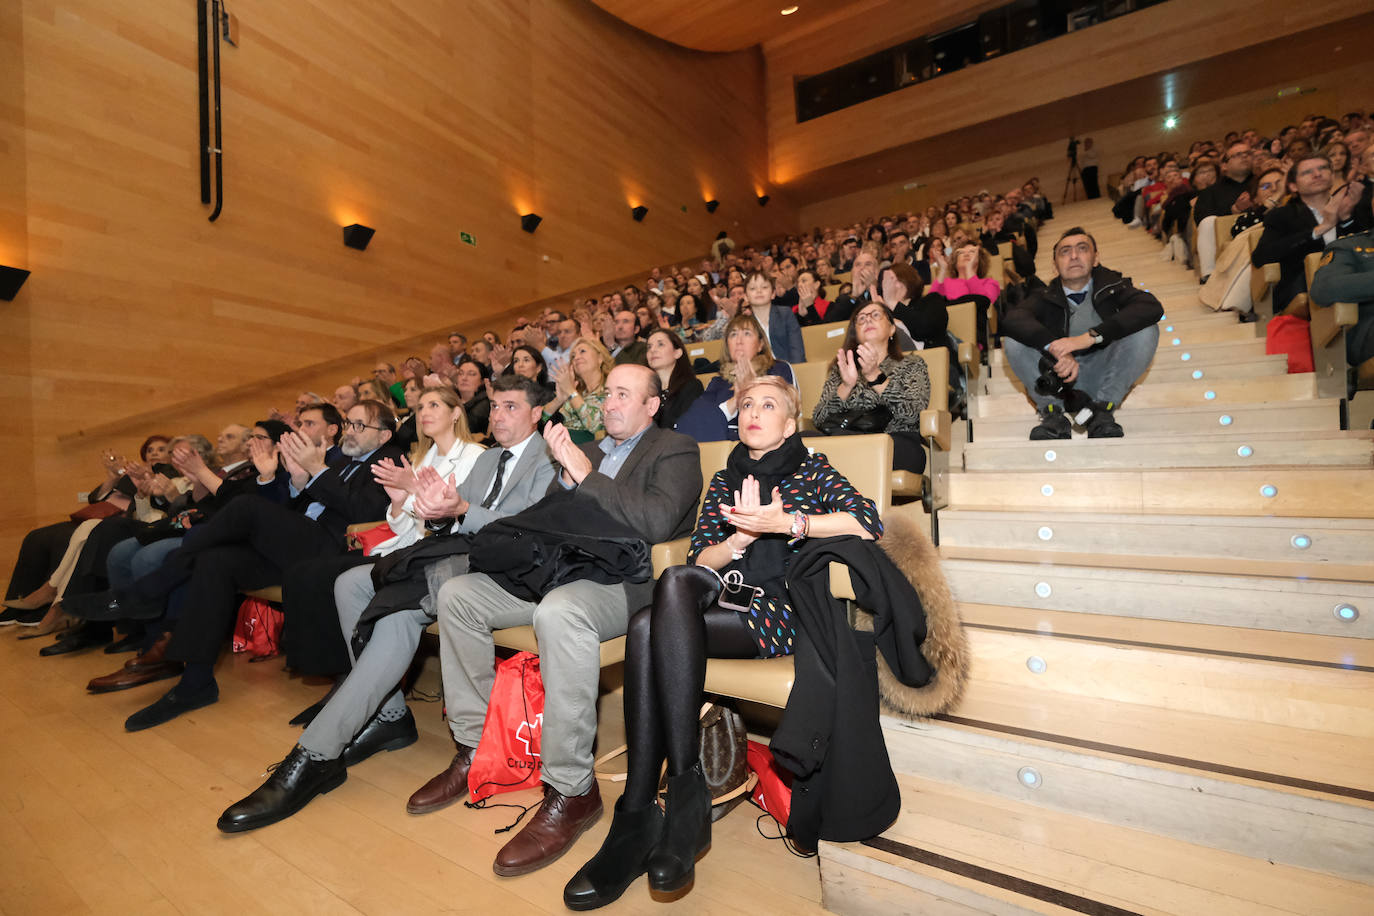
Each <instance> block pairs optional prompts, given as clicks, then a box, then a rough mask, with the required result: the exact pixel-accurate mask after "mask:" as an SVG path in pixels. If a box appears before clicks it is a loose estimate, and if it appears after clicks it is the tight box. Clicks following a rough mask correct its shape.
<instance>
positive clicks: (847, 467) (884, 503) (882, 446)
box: [806, 433, 892, 515]
mask: <svg viewBox="0 0 1374 916" xmlns="http://www.w3.org/2000/svg"><path fill="white" fill-rule="evenodd" d="M806 444H807V445H809V446H810V447H811V449H812V450H813V451H817V452H820V453H821V454H823V455H825V457H826V458H828V459H830V464H831V465H832V466H833V467H834V468H835V470H837V471H839V472H840V473H841V474H843V475H844V476H845V479H846V480H848V481H849V482H850V483H852V484H853V485H854V488H855V489H856V490H858V491H859V492H860V493H862V494H863V495H864V496H867V497H868V498H869V499H871V500H873V502H874V503H875V504H876V505H877V507H878V513H879V514H880V515H881V514H882V513H885V512H886V511H887V510H888V509H889V508H890V507H891V495H890V494H891V492H892V438H891V437H890V436H886V435H883V434H881V433H877V434H874V435H868V436H826V437H825V438H821V439H807V440H806Z"/></svg>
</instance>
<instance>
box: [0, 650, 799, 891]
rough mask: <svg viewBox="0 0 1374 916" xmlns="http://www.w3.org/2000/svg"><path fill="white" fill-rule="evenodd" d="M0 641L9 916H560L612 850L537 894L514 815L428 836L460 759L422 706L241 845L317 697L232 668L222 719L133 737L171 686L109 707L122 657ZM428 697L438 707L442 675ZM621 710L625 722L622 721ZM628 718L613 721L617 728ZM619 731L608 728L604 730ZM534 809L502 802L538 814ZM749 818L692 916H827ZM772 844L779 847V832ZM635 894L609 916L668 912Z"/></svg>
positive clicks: (789, 858)
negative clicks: (225, 828)
mask: <svg viewBox="0 0 1374 916" xmlns="http://www.w3.org/2000/svg"><path fill="white" fill-rule="evenodd" d="M18 629H20V628H18V627H7V628H5V629H4V630H0V735H3V737H2V738H0V913H3V914H6V916H17V914H28V913H44V914H47V913H62V914H79V913H111V914H114V913H118V914H161V913H188V914H191V913H193V914H212V913H233V914H246V913H292V914H302V913H306V914H313V913H374V914H402V913H404V914H411V913H502V914H513V913H557V912H566V910H564V908H563V903H562V888H563V885H564V883H565V882H566V881H567V880H568V878H570V877H571V876H572V874H573V873H574V872H575V871H576V870H577V869H578V867H579V866H580V865H581V864H582V863H583V862H585V861H586V860H587V859H588V858H590V856H591V855H592V853H594V852H595V851H596V849H597V848H598V847H599V846H600V844H601V841H602V839H603V838H604V837H605V835H606V830H607V829H608V828H609V826H610V809H611V806H612V805H613V803H614V801H615V798H616V797H617V796H618V795H619V786H618V784H612V783H606V782H603V783H602V792H603V798H604V801H605V804H606V809H607V813H606V814H605V816H603V817H602V819H601V821H600V822H599V823H598V824H597V825H596V826H595V827H594V828H593V829H592V830H590V831H588V833H587V834H586V835H585V836H584V837H583V838H582V839H581V840H580V841H579V842H578V844H577V845H576V846H575V847H574V848H573V850H572V851H571V852H570V853H569V854H568V855H567V856H565V857H564V858H563V859H562V860H560V861H558V862H556V863H554V864H553V865H552V866H550V867H548V868H546V869H544V870H543V871H540V872H536V873H535V874H533V875H528V876H526V877H523V878H500V877H497V876H496V875H495V874H493V873H492V870H491V862H492V859H493V858H494V856H495V855H496V851H497V850H498V849H499V848H500V847H501V845H502V844H503V842H504V841H505V838H506V837H507V836H509V835H508V834H502V835H500V836H497V835H496V834H495V833H494V831H495V830H497V829H498V828H501V827H503V826H505V825H506V824H508V823H510V822H511V820H513V819H514V816H515V814H516V813H517V812H516V811H514V810H512V809H510V808H494V809H490V810H483V811H474V810H469V809H466V808H464V807H461V806H457V807H454V808H449V809H448V810H445V811H441V812H436V813H434V814H430V815H426V816H424V817H413V816H411V815H409V814H407V813H406V812H405V800H406V798H407V796H409V794H410V793H411V792H412V791H414V790H415V789H416V788H417V787H418V786H420V785H421V784H422V783H423V782H424V781H425V780H426V779H428V778H429V777H430V776H432V775H433V774H434V773H436V772H438V771H439V770H441V769H443V768H444V767H445V766H446V765H447V764H448V761H449V759H450V758H451V756H452V753H453V751H452V744H451V742H450V741H449V739H448V737H447V730H446V728H445V727H444V725H443V723H442V722H441V720H440V715H439V704H438V703H424V702H415V703H412V708H413V709H414V710H415V713H416V717H417V719H418V721H419V724H420V730H421V737H420V741H419V742H418V743H417V744H415V745H414V746H412V747H410V748H408V749H406V750H404V751H400V752H395V753H388V754H380V755H378V756H377V757H374V758H373V759H371V760H368V761H366V762H364V763H362V764H360V765H359V766H358V767H356V768H355V769H353V770H352V771H350V774H349V780H348V782H346V783H345V784H344V785H343V786H341V787H340V788H338V789H336V790H334V791H333V792H331V793H330V794H328V795H325V796H322V797H321V798H318V799H316V800H315V801H314V802H312V803H311V804H310V805H309V806H308V807H307V808H306V809H305V810H304V811H302V812H301V813H299V814H297V815H296V816H295V817H292V818H290V819H288V820H286V821H284V822H282V823H280V824H276V825H274V826H271V827H267V828H264V829H262V830H258V831H254V832H252V833H248V834H242V835H238V836H224V835H222V834H220V833H219V831H218V830H216V829H215V820H216V818H217V817H218V816H219V814H220V812H221V811H222V810H223V809H224V808H225V807H227V806H228V805H229V804H231V803H233V802H234V801H236V800H237V799H239V798H240V797H242V796H243V795H245V794H247V793H248V792H250V791H252V790H253V789H254V788H255V787H257V785H259V784H260V783H261V781H262V780H263V778H264V771H265V769H266V767H267V766H268V765H269V764H271V763H274V762H276V761H278V760H280V759H281V758H282V757H283V756H285V754H286V752H287V751H288V750H289V749H290V748H291V745H292V743H293V742H294V740H295V737H296V736H297V735H298V734H299V729H296V728H294V727H292V726H289V725H287V724H286V722H287V720H288V719H289V718H290V717H291V716H292V715H293V714H295V713H296V712H298V711H299V710H300V709H302V708H303V707H305V706H307V705H309V704H310V703H311V702H313V701H314V700H316V699H318V698H319V696H320V695H321V694H322V692H323V688H321V687H318V686H311V685H307V684H304V683H302V682H301V681H299V680H295V679H290V678H288V676H287V675H286V674H285V673H284V672H283V671H282V666H281V663H280V662H277V661H269V662H265V663H261V664H250V663H249V662H248V660H247V659H246V658H244V657H242V656H239V657H234V658H231V659H227V660H225V661H224V662H222V663H221V666H220V669H219V672H218V674H219V680H220V687H221V700H220V702H219V703H217V704H216V705H214V706H211V707H208V708H206V709H203V710H199V711H196V712H194V713H190V714H188V715H185V716H183V717H181V718H180V719H178V720H176V721H174V722H171V723H168V724H167V725H164V726H162V727H160V728H156V729H151V730H149V731H144V732H139V733H135V734H129V733H127V732H125V731H124V727H123V723H124V719H125V718H126V717H127V716H128V715H129V714H130V713H131V712H133V711H135V710H136V709H139V708H140V707H142V706H143V705H145V704H147V703H149V702H151V701H152V700H153V699H155V698H156V697H157V696H158V695H160V692H161V691H162V690H164V689H166V687H167V686H168V682H163V683H161V684H154V685H149V686H146V687H142V688H136V689H134V690H129V691H125V692H122V693H116V694H108V695H104V696H93V695H88V694H87V693H86V690H85V684H86V682H87V680H89V679H90V678H91V677H94V676H96V675H100V674H105V673H108V672H110V671H113V670H114V669H115V668H117V667H118V666H119V664H120V663H121V662H122V661H123V659H124V658H125V657H126V656H109V655H104V654H102V653H100V652H99V651H96V652H93V653H90V652H88V653H85V654H81V655H76V656H63V657H59V658H48V659H45V658H39V657H38V654H37V651H38V646H40V645H43V644H45V643H46V640H30V641H23V642H20V641H18V640H17V639H16V635H17V634H16V632H15V631H16V630H18ZM420 686H421V688H422V689H427V690H428V691H429V692H431V693H432V692H434V691H435V690H436V689H437V682H436V681H435V679H434V677H433V675H432V673H429V672H427V676H426V677H425V678H423V679H422V681H421V685H420ZM611 705H614V704H611ZM608 712H609V713H614V710H609V711H608ZM607 718H614V716H613V715H608V716H607ZM537 798H538V796H537V795H536V794H535V793H533V792H525V793H520V794H512V795H509V796H504V797H503V798H498V799H497V801H502V800H507V799H509V800H512V801H518V802H520V803H521V804H530V803H532V802H535V801H537ZM758 814H759V811H758V810H757V809H756V808H754V807H753V806H751V805H748V804H745V805H742V806H740V807H738V808H736V809H735V810H734V811H733V812H731V814H730V815H729V816H727V817H726V818H724V819H723V820H722V821H720V822H719V823H717V825H716V828H715V834H714V836H715V841H716V843H715V849H714V850H713V851H712V852H711V853H709V854H708V855H707V856H706V857H705V858H704V859H703V860H702V861H701V863H700V864H699V865H698V867H697V881H696V885H695V887H694V888H693V890H692V891H691V892H690V893H688V894H687V895H686V896H684V897H681V898H680V899H678V900H676V901H673V902H671V903H668V904H666V905H667V906H669V907H670V908H671V911H672V912H680V913H746V912H747V913H751V914H760V913H770V912H778V913H789V914H791V913H798V914H806V913H819V912H822V910H821V906H820V879H819V872H818V866H817V861H816V860H815V859H801V858H797V857H795V856H793V855H792V854H790V853H789V852H787V851H786V850H785V849H784V848H783V846H782V844H781V843H780V842H778V841H775V840H767V839H764V838H763V837H762V836H760V835H759V833H758V831H757V828H756V825H755V820H756V816H757V815H758ZM765 829H766V828H765ZM664 906H665V904H664V903H660V902H657V901H655V900H653V899H652V898H651V897H650V895H649V891H648V887H647V885H646V884H645V883H644V881H643V880H641V881H640V882H639V883H637V884H636V885H634V886H632V887H631V888H630V890H629V891H628V892H627V893H626V894H625V896H624V897H623V898H622V899H621V900H620V901H619V902H618V903H617V904H615V905H614V906H611V907H608V908H607V909H606V912H608V913H661V912H665V910H664Z"/></svg>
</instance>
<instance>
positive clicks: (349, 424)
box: [343, 420, 386, 433]
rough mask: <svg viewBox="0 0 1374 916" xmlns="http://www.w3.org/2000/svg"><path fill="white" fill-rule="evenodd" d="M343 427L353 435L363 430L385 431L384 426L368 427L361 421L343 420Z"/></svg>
mask: <svg viewBox="0 0 1374 916" xmlns="http://www.w3.org/2000/svg"><path fill="white" fill-rule="evenodd" d="M343 425H344V429H351V430H353V431H354V432H355V433H360V432H362V431H363V430H365V429H375V430H378V431H381V430H384V429H386V427H385V426H368V425H367V424H366V423H364V422H363V421H362V420H344V421H343Z"/></svg>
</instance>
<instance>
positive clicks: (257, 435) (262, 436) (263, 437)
mask: <svg viewBox="0 0 1374 916" xmlns="http://www.w3.org/2000/svg"><path fill="white" fill-rule="evenodd" d="M248 438H249V439H261V440H263V441H265V442H271V441H272V437H271V436H269V435H267V434H266V433H253V434H252V435H250V436H249V437H248Z"/></svg>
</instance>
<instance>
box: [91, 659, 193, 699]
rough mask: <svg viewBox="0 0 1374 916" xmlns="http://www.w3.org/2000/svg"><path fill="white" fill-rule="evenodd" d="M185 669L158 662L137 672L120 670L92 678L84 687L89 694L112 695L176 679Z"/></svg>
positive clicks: (180, 666) (177, 665)
mask: <svg viewBox="0 0 1374 916" xmlns="http://www.w3.org/2000/svg"><path fill="white" fill-rule="evenodd" d="M185 667H186V666H185V665H183V664H182V663H181V662H159V663H158V664H156V665H145V666H143V667H142V668H139V669H137V670H134V669H132V668H120V669H119V670H118V671H116V672H114V673H113V674H107V675H105V676H104V677H97V678H92V679H91V682H90V683H89V684H87V685H86V689H87V690H89V691H90V692H91V693H114V692H115V691H116V690H128V689H129V688H130V687H139V686H141V685H143V684H151V683H153V681H165V680H166V679H167V678H169V677H177V676H179V675H180V674H181V672H182V670H183V669H184V668H185Z"/></svg>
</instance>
